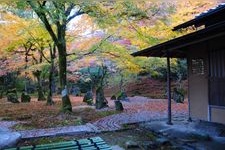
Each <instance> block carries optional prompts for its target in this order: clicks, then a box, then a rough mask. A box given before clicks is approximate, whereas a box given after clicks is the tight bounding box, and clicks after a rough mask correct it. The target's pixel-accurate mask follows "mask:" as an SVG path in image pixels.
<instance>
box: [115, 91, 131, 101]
mask: <svg viewBox="0 0 225 150" xmlns="http://www.w3.org/2000/svg"><path fill="white" fill-rule="evenodd" d="M117 100H122V101H129V98H128V97H127V94H126V93H125V92H120V93H119V94H118V97H117Z"/></svg>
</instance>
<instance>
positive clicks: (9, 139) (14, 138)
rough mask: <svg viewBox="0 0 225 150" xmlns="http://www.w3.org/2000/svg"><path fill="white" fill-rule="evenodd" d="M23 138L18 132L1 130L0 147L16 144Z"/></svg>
mask: <svg viewBox="0 0 225 150" xmlns="http://www.w3.org/2000/svg"><path fill="white" fill-rule="evenodd" d="M20 139H21V134H19V133H17V132H0V149H4V148H10V147H14V146H16V144H17V143H18V142H19V140H20Z"/></svg>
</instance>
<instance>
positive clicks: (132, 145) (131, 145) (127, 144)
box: [125, 141, 140, 149]
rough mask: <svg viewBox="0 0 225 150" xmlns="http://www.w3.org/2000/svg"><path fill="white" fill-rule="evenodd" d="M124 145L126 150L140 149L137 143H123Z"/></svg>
mask: <svg viewBox="0 0 225 150" xmlns="http://www.w3.org/2000/svg"><path fill="white" fill-rule="evenodd" d="M125 145H126V149H132V148H140V146H139V145H138V143H137V142H134V141H127V142H126V143H125Z"/></svg>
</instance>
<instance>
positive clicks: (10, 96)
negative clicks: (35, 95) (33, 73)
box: [7, 93, 19, 103]
mask: <svg viewBox="0 0 225 150" xmlns="http://www.w3.org/2000/svg"><path fill="white" fill-rule="evenodd" d="M7 100H8V101H9V102H12V103H19V101H18V98H17V95H16V93H9V94H7Z"/></svg>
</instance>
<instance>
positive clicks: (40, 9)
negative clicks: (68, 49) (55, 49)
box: [27, 1, 58, 44]
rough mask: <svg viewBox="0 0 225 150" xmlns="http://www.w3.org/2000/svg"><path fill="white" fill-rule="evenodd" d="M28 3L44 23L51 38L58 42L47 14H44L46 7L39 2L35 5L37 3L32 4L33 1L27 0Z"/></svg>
mask: <svg viewBox="0 0 225 150" xmlns="http://www.w3.org/2000/svg"><path fill="white" fill-rule="evenodd" d="M27 2H28V4H29V5H30V6H31V8H32V9H33V10H34V11H35V12H36V14H37V15H38V16H39V18H40V19H41V21H42V22H43V23H44V25H45V28H46V29H47V31H48V32H49V34H50V36H51V37H52V40H53V41H54V42H55V43H56V44H58V39H57V36H56V35H55V33H54V31H53V29H52V27H51V25H50V23H49V21H48V19H47V16H46V14H45V12H46V11H47V10H46V9H44V7H43V6H42V5H40V3H38V4H39V6H37V4H36V5H35V4H34V1H27Z"/></svg>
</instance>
